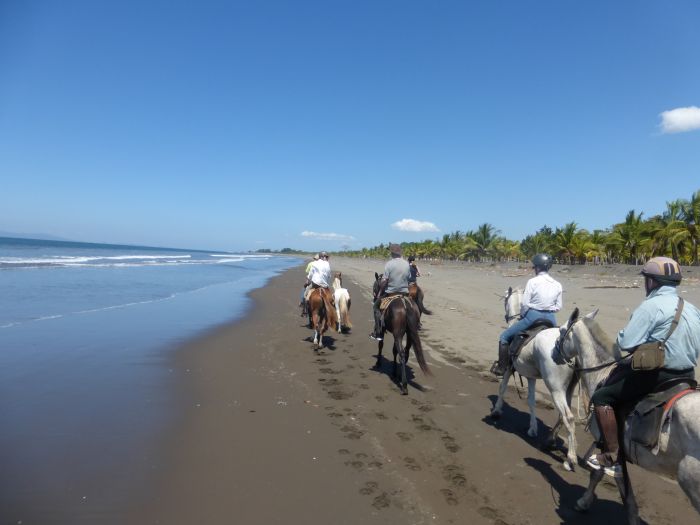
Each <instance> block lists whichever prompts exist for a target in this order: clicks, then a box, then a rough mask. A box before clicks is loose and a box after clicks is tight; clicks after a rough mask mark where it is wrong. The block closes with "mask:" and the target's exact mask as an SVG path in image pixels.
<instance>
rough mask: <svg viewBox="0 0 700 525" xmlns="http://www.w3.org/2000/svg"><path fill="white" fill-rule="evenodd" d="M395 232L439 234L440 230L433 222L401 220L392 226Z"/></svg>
mask: <svg viewBox="0 0 700 525" xmlns="http://www.w3.org/2000/svg"><path fill="white" fill-rule="evenodd" d="M391 227H392V228H394V229H395V230H401V231H402V232H439V231H440V229H439V228H438V227H437V226H435V224H433V223H432V222H427V221H417V220H415V219H401V220H400V221H396V222H395V223H394V224H392V225H391Z"/></svg>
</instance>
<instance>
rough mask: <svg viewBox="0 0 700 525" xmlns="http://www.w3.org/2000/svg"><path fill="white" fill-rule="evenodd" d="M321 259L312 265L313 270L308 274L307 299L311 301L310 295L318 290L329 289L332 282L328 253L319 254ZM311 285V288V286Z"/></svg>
mask: <svg viewBox="0 0 700 525" xmlns="http://www.w3.org/2000/svg"><path fill="white" fill-rule="evenodd" d="M318 257H319V259H318V260H317V261H314V262H312V263H311V268H310V269H309V272H308V273H307V274H306V284H304V286H307V287H308V288H307V289H306V297H305V299H306V300H307V301H308V300H309V295H311V292H312V291H313V290H315V289H316V288H326V289H328V286H329V283H330V281H331V265H330V264H329V263H328V259H330V257H329V256H328V254H327V253H326V252H321V253H319V254H318ZM309 285H310V286H309Z"/></svg>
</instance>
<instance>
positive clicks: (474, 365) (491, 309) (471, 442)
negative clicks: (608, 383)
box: [128, 259, 698, 525]
mask: <svg viewBox="0 0 700 525" xmlns="http://www.w3.org/2000/svg"><path fill="white" fill-rule="evenodd" d="M379 264H381V266H379ZM331 265H332V268H333V269H334V271H335V270H342V271H343V273H344V285H345V287H346V288H348V289H349V291H350V293H351V296H352V297H353V303H352V319H353V324H354V331H353V332H352V333H350V334H342V335H341V334H336V333H335V332H329V333H328V334H327V342H330V343H332V346H331V347H326V348H324V349H323V350H322V351H321V352H320V353H319V354H318V355H316V354H314V352H313V351H312V349H311V343H310V341H309V340H308V339H307V338H308V337H309V336H310V334H311V331H310V330H308V329H307V328H306V327H304V326H303V324H304V321H305V320H303V319H301V318H300V317H299V312H298V308H297V306H296V305H297V302H298V297H299V290H300V287H301V283H302V282H303V275H302V273H303V271H302V270H301V268H302V266H303V265H300V266H299V267H296V268H292V269H290V270H287V271H285V272H283V273H281V274H280V275H278V276H276V277H273V278H272V279H271V280H270V281H268V283H267V285H266V286H264V287H263V288H258V289H256V290H253V291H252V292H250V293H249V297H250V299H251V300H252V301H253V302H252V305H251V308H250V310H249V311H248V313H247V315H246V316H245V317H244V318H242V319H240V320H238V321H235V322H233V323H230V324H228V325H225V326H222V327H220V328H218V329H217V330H215V331H214V332H210V333H208V334H206V335H204V336H203V337H202V338H199V339H196V340H194V341H191V342H190V343H188V344H186V345H185V346H184V347H183V348H181V349H180V350H178V352H177V353H176V355H175V356H174V358H173V366H175V367H176V370H177V375H176V377H175V379H174V382H175V383H176V384H174V385H173V386H174V391H175V395H176V396H177V397H175V398H174V400H175V401H176V403H177V407H176V408H177V410H178V411H179V413H180V416H179V417H178V419H177V421H176V423H175V424H174V425H173V426H172V427H171V428H170V429H169V430H168V432H167V433H166V435H165V436H164V440H163V441H162V443H161V447H160V448H161V450H160V452H159V459H158V462H157V465H156V468H155V470H154V472H155V474H154V477H153V480H154V484H153V486H152V487H150V488H149V489H148V490H147V491H145V493H144V497H143V498H139V501H135V502H134V505H133V507H132V508H131V509H130V511H129V513H128V522H129V523H144V524H145V523H174V524H178V523H183V524H184V523H193V522H206V523H214V524H216V523H222V524H223V523H232V522H235V523H246V524H248V523H251V524H256V523H260V524H263V523H283V522H284V523H296V522H306V523H319V524H320V523H329V522H332V523H348V524H350V523H359V522H368V523H396V522H404V521H406V522H408V523H417V524H418V523H458V522H464V520H465V519H466V520H467V521H469V522H470V523H476V524H481V523H484V524H496V523H498V524H501V525H502V524H503V523H506V524H519V523H535V522H536V523H560V522H561V521H562V519H563V521H564V522H566V523H567V524H569V523H570V524H578V523H581V524H583V523H590V521H591V520H592V519H607V520H608V521H610V520H612V521H615V520H617V519H619V520H622V519H623V518H622V516H623V513H622V506H621V505H620V503H619V501H618V497H617V494H616V492H615V491H614V490H612V489H611V488H610V487H605V486H603V487H601V489H600V490H599V494H598V496H599V500H598V502H597V503H596V505H595V506H594V508H593V509H592V510H591V511H590V512H589V513H588V514H587V515H579V514H577V513H576V512H575V511H573V510H572V509H571V508H570V505H568V504H571V503H572V501H573V500H574V499H575V497H577V494H580V493H581V492H582V491H583V487H584V486H585V485H586V484H587V479H588V477H587V472H586V471H585V470H584V469H582V468H579V469H578V470H577V472H574V473H568V472H565V471H564V470H563V468H562V467H561V458H562V457H563V455H562V453H561V451H554V452H549V453H547V452H542V451H540V450H539V449H538V447H537V443H538V441H537V439H543V437H542V436H544V434H545V430H546V429H545V427H544V426H543V425H542V424H541V425H540V438H537V439H536V440H534V441H533V440H531V439H530V438H527V437H526V436H524V432H523V429H525V428H526V427H527V419H528V416H527V406H526V403H525V401H524V400H520V399H518V397H517V394H516V393H515V391H514V389H513V388H512V387H511V388H509V393H508V394H507V397H506V402H507V406H506V411H505V413H504V418H503V420H502V421H500V422H491V421H489V420H488V418H486V417H485V416H487V414H488V412H489V410H490V407H491V403H492V401H493V399H494V396H495V393H496V390H497V384H496V383H495V382H494V381H493V379H492V378H490V377H488V374H485V373H484V369H485V365H486V364H487V363H488V364H490V360H492V356H491V353H492V352H491V350H492V348H491V347H492V346H494V345H493V344H491V343H492V342H493V338H492V336H493V334H494V333H496V334H497V332H498V330H500V329H501V326H502V324H503V323H502V320H501V317H502V312H501V308H502V305H501V304H500V303H499V301H498V299H497V298H495V297H493V295H492V294H491V289H492V287H500V285H501V283H502V282H503V281H504V280H505V281H509V280H513V278H511V277H504V276H503V275H502V274H503V273H504V272H503V271H501V269H500V268H499V269H497V270H494V269H488V270H484V271H482V270H476V271H465V270H464V269H462V268H459V269H447V270H448V271H447V272H443V271H442V268H435V269H433V271H432V275H431V276H430V277H425V278H423V279H420V280H419V282H420V283H421V286H423V287H424V289H425V290H426V306H428V307H429V308H431V309H433V310H434V312H435V315H433V316H430V317H424V323H423V324H424V331H423V332H421V337H422V339H423V341H424V347H425V349H426V354H427V356H426V357H427V358H428V361H429V363H430V366H431V368H432V369H433V373H434V374H435V375H434V377H432V378H426V377H424V376H423V375H422V374H421V372H420V371H419V370H418V368H417V366H416V365H415V362H414V361H411V360H409V365H410V366H411V377H412V381H411V383H410V386H409V395H408V396H400V395H399V394H398V389H397V388H396V386H395V385H394V384H393V382H392V380H391V378H390V377H389V373H390V369H391V367H390V363H389V361H387V356H389V357H388V359H389V360H390V359H391V351H390V348H388V347H387V348H385V352H384V356H385V360H384V363H383V367H382V369H381V370H380V371H375V370H373V369H372V366H373V364H374V359H375V358H374V354H375V353H376V344H375V343H372V342H371V341H370V340H369V339H368V337H367V333H368V332H369V329H370V327H371V318H372V314H371V304H370V301H369V295H368V294H369V287H370V286H371V280H368V276H371V279H372V280H373V271H374V269H375V267H377V266H378V271H381V268H382V267H383V263H382V262H377V261H370V262H368V264H366V265H364V266H362V265H357V264H355V262H353V261H349V260H345V259H336V260H332V261H331ZM422 270H423V269H422ZM455 272H458V273H455ZM506 273H507V272H506ZM424 275H425V272H424ZM556 277H557V278H559V277H561V276H556ZM524 278H526V276H523V277H522V278H521V279H524ZM588 279H589V278H585V279H582V278H581V277H580V276H575V277H572V279H570V280H569V281H568V282H567V283H566V284H565V290H566V289H567V288H568V290H569V292H568V293H569V300H570V303H569V305H566V304H565V310H566V311H567V312H568V311H570V309H572V306H571V303H573V302H576V303H581V306H582V309H583V306H585V305H586V304H585V303H590V302H593V299H594V298H595V297H597V296H592V295H591V294H593V293H594V292H595V293H601V294H603V295H604V297H606V298H608V299H609V300H610V303H611V306H610V307H606V311H608V312H607V313H608V314H609V315H611V317H612V319H609V320H608V321H609V324H611V325H613V324H615V323H617V322H618V318H623V317H624V315H625V314H626V312H625V311H624V308H620V306H619V305H618V304H617V303H625V304H626V303H630V304H635V305H636V304H637V303H638V302H639V301H641V298H640V297H639V294H640V291H639V290H636V289H631V290H629V289H614V290H611V289H586V288H585V283H589V280H588ZM457 280H459V282H458V283H457ZM562 280H564V279H562ZM577 280H583V281H585V283H584V284H580V283H579V284H580V285H576V281H577ZM495 289H498V288H495ZM465 290H466V291H471V292H472V293H471V294H470V293H465ZM487 291H488V292H487ZM691 292H692V295H691V301H692V300H693V299H692V296H694V295H696V294H697V292H698V290H697V287H693V289H692V290H691ZM465 296H466V297H467V299H465ZM469 297H471V299H470V298H469ZM612 312H616V313H615V315H612ZM627 315H628V314H627ZM562 320H563V319H560V321H562ZM606 329H607V328H606ZM461 331H465V332H464V333H465V334H467V335H466V338H463V337H461V336H460V333H461ZM389 340H391V338H389ZM465 341H467V342H468V347H467V348H463V345H464V342H465ZM387 346H388V345H387ZM482 347H483V348H482ZM387 350H388V352H387ZM188 370H189V371H188ZM538 405H541V406H539V408H538V418H539V419H540V420H541V422H542V423H543V424H544V425H548V426H551V425H552V424H553V422H554V419H555V417H554V413H553V412H552V411H551V410H548V409H547V408H546V406H547V402H546V395H545V396H542V397H541V402H538ZM578 438H579V442H580V443H579V448H580V450H579V454H582V453H583V450H584V449H585V447H587V445H588V444H589V443H590V441H591V438H590V436H588V435H586V434H584V433H583V431H582V429H581V425H578ZM633 476H634V478H633V479H634V483H635V489H636V491H637V492H638V493H639V494H645V493H648V494H649V501H647V502H646V503H645V505H644V507H643V509H642V515H643V516H644V517H645V518H646V519H647V520H649V519H651V522H653V523H669V524H670V523H673V522H677V521H678V520H684V521H688V520H690V521H692V520H693V519H694V517H695V514H694V511H693V510H692V508H691V507H690V504H689V503H688V502H687V500H686V499H685V496H684V495H683V494H682V492H681V491H680V489H679V488H678V487H677V486H675V484H669V483H668V482H666V481H663V480H662V479H661V478H658V477H655V476H652V475H649V474H647V473H645V472H641V471H639V469H636V467H633ZM504 483H506V484H507V486H508V487H512V490H508V491H506V492H504V491H503V486H504ZM552 494H555V495H556V497H555V501H553V500H552ZM557 501H558V502H559V504H557Z"/></svg>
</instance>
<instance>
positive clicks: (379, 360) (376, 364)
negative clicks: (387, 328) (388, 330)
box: [374, 338, 384, 370]
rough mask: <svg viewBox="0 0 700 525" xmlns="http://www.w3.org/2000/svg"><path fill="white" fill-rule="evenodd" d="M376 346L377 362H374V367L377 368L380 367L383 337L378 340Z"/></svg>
mask: <svg viewBox="0 0 700 525" xmlns="http://www.w3.org/2000/svg"><path fill="white" fill-rule="evenodd" d="M377 346H378V350H377V362H376V363H375V364H374V368H376V369H377V370H379V369H380V368H381V367H382V349H383V348H384V339H383V338H382V340H381V341H379V343H378V345H377Z"/></svg>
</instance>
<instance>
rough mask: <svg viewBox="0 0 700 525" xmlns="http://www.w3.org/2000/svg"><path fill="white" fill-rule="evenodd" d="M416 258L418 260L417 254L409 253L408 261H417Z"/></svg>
mask: <svg viewBox="0 0 700 525" xmlns="http://www.w3.org/2000/svg"><path fill="white" fill-rule="evenodd" d="M415 260H416V256H415V255H409V256H408V262H413V261H415Z"/></svg>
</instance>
